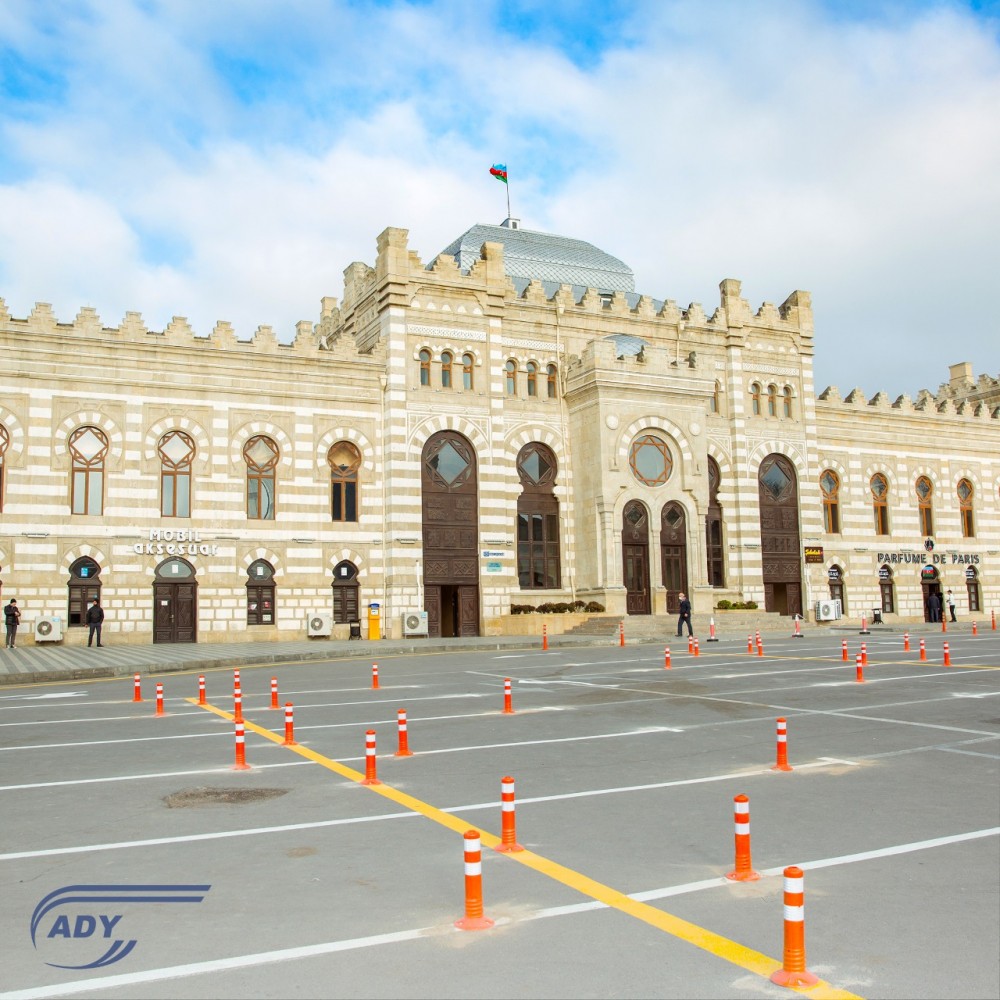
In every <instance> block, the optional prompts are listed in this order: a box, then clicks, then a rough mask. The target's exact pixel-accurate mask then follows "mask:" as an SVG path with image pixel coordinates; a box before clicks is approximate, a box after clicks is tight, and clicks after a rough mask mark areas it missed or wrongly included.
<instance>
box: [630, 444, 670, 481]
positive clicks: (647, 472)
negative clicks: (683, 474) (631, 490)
mask: <svg viewBox="0 0 1000 1000" xmlns="http://www.w3.org/2000/svg"><path fill="white" fill-rule="evenodd" d="M628 461H629V465H630V466H631V467H632V472H633V474H634V475H635V478H636V479H638V480H639V482H641V483H645V484H646V485H647V486H661V485H662V484H663V483H665V482H666V481H667V480H668V479H669V478H670V473H671V472H672V471H673V467H674V460H673V459H672V458H671V457H670V449H669V448H668V447H667V445H666V442H664V441H661V440H660V439H659V438H658V437H654V436H653V435H652V434H643V435H641V436H639V437H637V438H636V439H635V440H634V441H633V442H632V448H631V450H630V451H629V456H628Z"/></svg>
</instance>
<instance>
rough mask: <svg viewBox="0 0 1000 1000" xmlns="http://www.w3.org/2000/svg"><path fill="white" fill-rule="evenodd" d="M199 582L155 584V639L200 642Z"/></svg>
mask: <svg viewBox="0 0 1000 1000" xmlns="http://www.w3.org/2000/svg"><path fill="white" fill-rule="evenodd" d="M197 639H198V585H197V584H196V583H194V581H190V580H188V581H184V582H176V583H175V582H173V581H171V582H164V581H160V580H157V581H156V582H155V583H154V584H153V642H197Z"/></svg>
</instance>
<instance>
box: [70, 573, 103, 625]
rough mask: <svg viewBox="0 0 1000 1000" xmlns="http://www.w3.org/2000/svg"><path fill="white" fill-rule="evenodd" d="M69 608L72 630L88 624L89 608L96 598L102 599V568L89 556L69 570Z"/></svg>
mask: <svg viewBox="0 0 1000 1000" xmlns="http://www.w3.org/2000/svg"><path fill="white" fill-rule="evenodd" d="M66 589H67V591H68V598H69V606H68V608H67V615H66V620H67V622H69V624H70V626H71V627H72V628H82V627H83V626H84V625H86V624H87V606H88V605H89V604H90V602H91V601H92V600H93V599H94V598H95V597H96V598H97V599H98V600H100V598H101V567H100V566H98V565H97V563H96V562H94V560H93V559H91V558H90V557H89V556H84V557H83V558H82V559H77V560H76V562H75V563H73V565H72V566H70V568H69V581H68V582H67V586H66Z"/></svg>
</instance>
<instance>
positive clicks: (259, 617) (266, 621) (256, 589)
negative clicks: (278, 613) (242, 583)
mask: <svg viewBox="0 0 1000 1000" xmlns="http://www.w3.org/2000/svg"><path fill="white" fill-rule="evenodd" d="M274 616H275V610H274V567H273V566H272V565H271V564H270V563H269V562H268V561H267V560H266V559H258V560H256V561H255V562H252V563H250V565H249V567H248V568H247V625H273V624H274Z"/></svg>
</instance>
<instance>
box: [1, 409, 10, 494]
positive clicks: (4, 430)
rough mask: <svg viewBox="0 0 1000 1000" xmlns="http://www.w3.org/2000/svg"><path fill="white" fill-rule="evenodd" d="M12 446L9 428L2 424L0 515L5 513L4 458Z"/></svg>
mask: <svg viewBox="0 0 1000 1000" xmlns="http://www.w3.org/2000/svg"><path fill="white" fill-rule="evenodd" d="M9 444H10V435H9V434H8V433H7V428H6V427H4V425H3V424H0V513H2V512H3V494H4V489H3V488H4V485H5V484H4V460H3V457H4V455H5V454H6V453H7V446H8V445H9Z"/></svg>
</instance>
